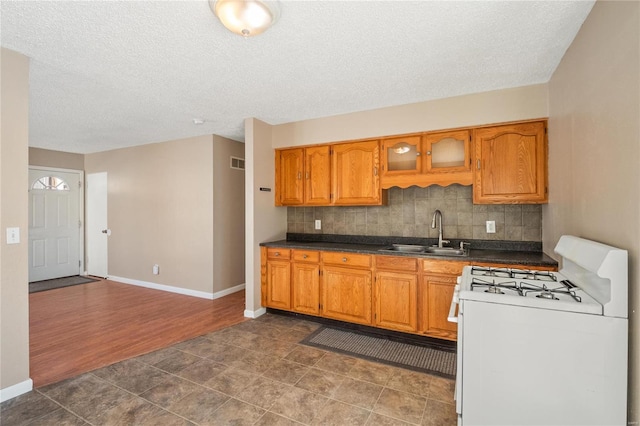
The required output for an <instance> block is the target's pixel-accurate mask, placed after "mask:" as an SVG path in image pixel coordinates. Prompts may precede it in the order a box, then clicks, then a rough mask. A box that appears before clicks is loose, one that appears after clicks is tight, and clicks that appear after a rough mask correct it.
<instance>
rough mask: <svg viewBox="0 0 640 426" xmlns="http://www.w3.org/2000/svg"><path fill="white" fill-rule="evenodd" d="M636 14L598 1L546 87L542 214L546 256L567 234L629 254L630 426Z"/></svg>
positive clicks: (637, 323) (638, 98)
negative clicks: (545, 191) (546, 149)
mask: <svg viewBox="0 0 640 426" xmlns="http://www.w3.org/2000/svg"><path fill="white" fill-rule="evenodd" d="M639 9H640V3H638V2H608V1H607V2H603V1H598V2H596V4H595V6H594V7H593V9H592V10H591V13H590V14H589V16H588V18H587V20H586V21H585V22H584V24H583V25H582V28H581V29H580V31H579V33H578V34H577V36H576V38H575V40H574V42H573V43H572V44H571V46H570V47H569V49H568V50H567V52H566V54H565V55H564V57H563V58H562V61H561V62H560V65H559V66H558V68H557V69H556V71H555V73H554V74H553V77H552V78H551V81H550V82H549V115H550V118H549V204H548V205H547V206H545V207H544V208H543V245H544V247H545V249H546V251H547V252H548V253H550V254H551V251H552V249H553V246H554V245H555V243H556V242H557V241H558V238H559V237H560V235H562V234H574V235H578V236H581V237H584V238H588V239H592V240H596V241H600V242H603V243H605V244H610V245H613V246H616V247H621V248H624V249H626V250H628V251H629V264H630V268H629V298H630V303H629V307H630V309H629V325H630V333H629V336H630V355H629V360H630V370H629V378H630V381H629V385H630V388H629V403H630V411H629V419H628V420H629V422H630V424H638V422H639V421H640V65H639V64H640V41H639V40H640V30H639V28H640V13H639ZM605 374H606V373H605Z"/></svg>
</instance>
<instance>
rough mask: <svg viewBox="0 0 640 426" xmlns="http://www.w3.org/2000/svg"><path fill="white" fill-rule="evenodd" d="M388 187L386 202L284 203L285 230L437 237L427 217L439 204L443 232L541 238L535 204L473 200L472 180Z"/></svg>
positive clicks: (459, 235)
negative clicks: (490, 229) (489, 226)
mask: <svg viewBox="0 0 640 426" xmlns="http://www.w3.org/2000/svg"><path fill="white" fill-rule="evenodd" d="M388 191H389V192H388V196H389V203H388V205H386V206H371V207H288V208H287V232H290V233H306V234H344V235H376V236H402V237H418V238H424V237H429V238H437V237H438V230H437V229H431V218H432V217H433V212H434V211H435V210H436V209H439V210H440V211H441V212H442V218H443V221H442V223H443V236H444V238H457V239H465V238H466V239H477V240H507V241H542V206H540V205H539V204H522V205H512V204H500V205H488V204H476V205H474V204H473V202H472V188H471V186H463V185H450V186H447V187H441V186H437V185H432V186H430V187H428V188H419V187H415V186H412V187H410V188H407V189H401V188H391V189H389V190H388ZM316 220H320V221H321V223H322V229H320V230H316V229H315V227H314V224H315V221H316ZM487 220H493V221H495V222H496V232H495V234H488V233H487V232H486V224H485V222H486V221H487Z"/></svg>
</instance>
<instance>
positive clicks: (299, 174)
mask: <svg viewBox="0 0 640 426" xmlns="http://www.w3.org/2000/svg"><path fill="white" fill-rule="evenodd" d="M300 179H302V172H298V180H300Z"/></svg>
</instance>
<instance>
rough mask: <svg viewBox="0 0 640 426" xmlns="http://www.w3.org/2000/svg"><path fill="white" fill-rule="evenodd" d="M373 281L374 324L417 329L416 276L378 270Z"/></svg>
mask: <svg viewBox="0 0 640 426" xmlns="http://www.w3.org/2000/svg"><path fill="white" fill-rule="evenodd" d="M375 281H376V282H375V288H376V297H375V300H376V302H375V318H374V322H375V325H376V326H378V327H383V328H389V329H391V330H398V331H408V332H415V331H416V330H417V329H418V309H417V307H418V276H417V275H416V274H415V273H413V274H408V273H400V272H388V271H379V272H377V273H376V280H375Z"/></svg>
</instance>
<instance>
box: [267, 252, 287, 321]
mask: <svg viewBox="0 0 640 426" xmlns="http://www.w3.org/2000/svg"><path fill="white" fill-rule="evenodd" d="M267 306H268V307H270V308H276V309H290V308H291V266H290V264H289V261H267Z"/></svg>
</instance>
